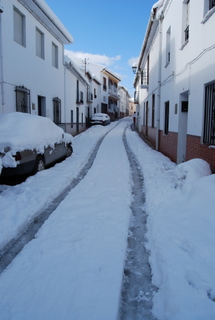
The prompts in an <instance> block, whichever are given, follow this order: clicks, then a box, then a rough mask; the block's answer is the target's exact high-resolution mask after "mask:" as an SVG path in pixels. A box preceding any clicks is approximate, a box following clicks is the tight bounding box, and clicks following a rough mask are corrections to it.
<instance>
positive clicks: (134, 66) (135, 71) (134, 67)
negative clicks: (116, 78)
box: [132, 63, 137, 74]
mask: <svg viewBox="0 0 215 320" xmlns="http://www.w3.org/2000/svg"><path fill="white" fill-rule="evenodd" d="M132 71H133V73H134V74H136V73H137V65H136V63H134V64H133V66H132Z"/></svg>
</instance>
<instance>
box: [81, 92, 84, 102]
mask: <svg viewBox="0 0 215 320" xmlns="http://www.w3.org/2000/svg"><path fill="white" fill-rule="evenodd" d="M80 103H84V93H83V91H80Z"/></svg>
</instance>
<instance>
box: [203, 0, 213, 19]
mask: <svg viewBox="0 0 215 320" xmlns="http://www.w3.org/2000/svg"><path fill="white" fill-rule="evenodd" d="M214 13H215V0H204V18H203V21H202V23H205V22H207V21H208V19H209V18H210V17H211V16H212V15H213V14H214Z"/></svg>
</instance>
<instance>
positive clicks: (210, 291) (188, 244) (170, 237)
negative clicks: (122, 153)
mask: <svg viewBox="0 0 215 320" xmlns="http://www.w3.org/2000/svg"><path fill="white" fill-rule="evenodd" d="M128 139H129V144H130V147H131V148H132V149H133V152H134V153H135V154H136V156H137V158H138V160H139V163H140V166H141V168H142V171H143V175H144V180H145V188H146V210H147V214H148V233H147V237H148V244H147V246H148V249H149V250H150V252H151V256H150V263H151V266H152V273H153V284H154V285H155V286H157V287H158V292H157V294H156V295H155V297H154V307H153V312H154V314H155V316H156V317H157V319H159V320H173V319H174V320H194V319H195V320H197V319H198V320H212V319H213V320H214V319H215V302H214V300H215V268H214V266H215V245H214V244H215V232H214V230H215V215H214V214H215V202H214V197H215V175H211V171H210V168H209V165H208V163H206V162H205V161H203V160H201V159H194V160H191V161H188V162H185V163H183V164H180V165H178V166H176V165H175V164H174V163H172V162H171V161H170V160H169V159H168V158H166V157H165V156H163V155H162V154H160V153H159V152H156V151H154V150H152V149H150V148H149V147H148V146H147V145H146V144H144V143H143V142H142V141H141V143H140V141H139V140H140V138H139V137H138V136H135V134H132V133H131V132H130V133H128ZM137 146H138V147H137Z"/></svg>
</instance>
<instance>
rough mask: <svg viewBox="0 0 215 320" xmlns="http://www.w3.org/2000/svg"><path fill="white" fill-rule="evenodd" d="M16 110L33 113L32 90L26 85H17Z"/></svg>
mask: <svg viewBox="0 0 215 320" xmlns="http://www.w3.org/2000/svg"><path fill="white" fill-rule="evenodd" d="M15 92H16V111H17V112H24V113H31V111H30V90H29V89H27V88H25V87H24V86H20V87H16V89H15Z"/></svg>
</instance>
